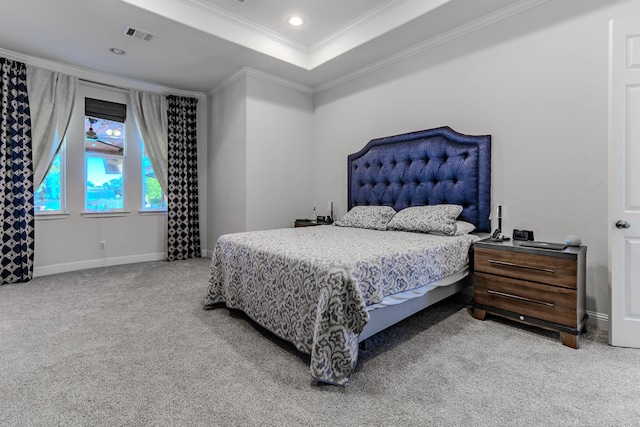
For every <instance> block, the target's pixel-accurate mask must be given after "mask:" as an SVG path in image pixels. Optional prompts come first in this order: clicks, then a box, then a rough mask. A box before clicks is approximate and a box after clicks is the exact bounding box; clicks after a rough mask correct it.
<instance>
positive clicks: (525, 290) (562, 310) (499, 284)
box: [473, 273, 579, 328]
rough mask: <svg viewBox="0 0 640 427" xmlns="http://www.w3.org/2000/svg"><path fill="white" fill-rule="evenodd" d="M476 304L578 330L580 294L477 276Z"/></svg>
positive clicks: (509, 280)
mask: <svg viewBox="0 0 640 427" xmlns="http://www.w3.org/2000/svg"><path fill="white" fill-rule="evenodd" d="M474 286H475V291H474V294H473V299H474V302H475V303H477V304H482V305H485V306H490V307H495V308H499V309H502V310H506V311H510V312H513V313H518V314H522V315H524V316H530V317H535V318H537V319H541V320H546V321H548V322H553V323H557V324H559V325H564V326H568V327H571V328H576V327H577V326H578V321H579V319H578V318H577V316H576V298H577V291H575V290H572V289H568V288H561V287H557V286H550V285H545V284H542V283H531V282H525V281H522V280H518V279H511V278H508V277H498V276H491V275H488V274H483V273H476V274H475V277H474Z"/></svg>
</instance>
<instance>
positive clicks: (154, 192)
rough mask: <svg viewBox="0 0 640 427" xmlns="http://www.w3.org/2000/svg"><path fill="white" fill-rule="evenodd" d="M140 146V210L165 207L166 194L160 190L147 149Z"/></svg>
mask: <svg viewBox="0 0 640 427" xmlns="http://www.w3.org/2000/svg"><path fill="white" fill-rule="evenodd" d="M141 145H142V147H141V149H142V210H159V209H167V196H166V195H165V194H164V191H162V187H160V183H159V182H158V178H156V173H155V171H154V170H153V166H152V165H151V161H150V160H149V157H148V156H147V149H146V148H145V146H144V144H141Z"/></svg>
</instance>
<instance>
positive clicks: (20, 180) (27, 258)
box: [0, 58, 35, 285]
mask: <svg viewBox="0 0 640 427" xmlns="http://www.w3.org/2000/svg"><path fill="white" fill-rule="evenodd" d="M31 148H32V146H31V112H30V109H29V96H28V93H27V68H26V65H25V64H23V63H22V62H18V61H12V60H10V59H6V58H0V211H2V214H0V215H1V218H2V222H1V224H0V285H3V284H7V283H20V282H28V281H29V280H31V278H32V277H33V257H34V237H35V235H34V233H35V227H34V208H33V163H32V154H31Z"/></svg>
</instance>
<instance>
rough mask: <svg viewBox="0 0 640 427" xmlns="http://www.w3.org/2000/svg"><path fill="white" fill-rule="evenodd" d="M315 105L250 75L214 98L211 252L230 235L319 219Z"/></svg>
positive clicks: (291, 90)
mask: <svg viewBox="0 0 640 427" xmlns="http://www.w3.org/2000/svg"><path fill="white" fill-rule="evenodd" d="M312 101H313V99H312V95H311V93H309V92H305V91H302V90H299V89H295V88H292V87H288V86H286V85H282V84H279V83H276V82H273V81H271V80H269V79H268V78H263V77H257V76H256V75H255V73H253V72H251V71H250V70H244V71H242V72H240V73H238V75H236V76H234V77H232V78H231V79H230V81H229V82H228V83H227V84H226V85H224V86H223V87H222V88H221V89H219V90H218V91H216V92H215V93H213V94H211V95H210V97H209V111H210V112H211V113H210V116H209V121H210V123H211V125H210V126H209V128H210V139H211V148H210V151H209V171H210V174H209V177H210V178H209V179H210V181H211V184H210V185H211V187H210V188H211V193H210V204H209V212H210V214H209V217H208V220H209V224H210V225H209V229H210V230H211V233H210V235H209V249H210V251H211V250H213V247H214V246H215V242H216V240H217V239H218V237H220V236H221V235H222V234H227V233H233V232H239V231H251V230H264V229H272V228H285V227H292V226H293V223H294V220H295V219H296V218H300V217H309V216H310V215H311V214H312V211H313V205H312V200H313V199H312V186H311V183H312V175H311V174H312V170H311V168H310V167H309V165H311V164H312V163H311V148H312V147H311V141H312V119H313V102H312Z"/></svg>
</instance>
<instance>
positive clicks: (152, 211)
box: [138, 209, 167, 216]
mask: <svg viewBox="0 0 640 427" xmlns="http://www.w3.org/2000/svg"><path fill="white" fill-rule="evenodd" d="M166 214H167V210H166V209H146V210H143V211H138V215H140V216H153V215H166Z"/></svg>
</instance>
